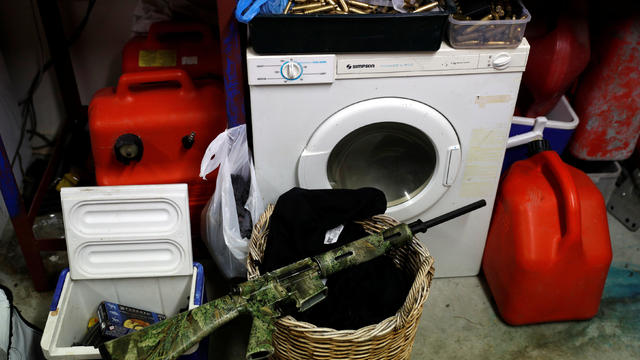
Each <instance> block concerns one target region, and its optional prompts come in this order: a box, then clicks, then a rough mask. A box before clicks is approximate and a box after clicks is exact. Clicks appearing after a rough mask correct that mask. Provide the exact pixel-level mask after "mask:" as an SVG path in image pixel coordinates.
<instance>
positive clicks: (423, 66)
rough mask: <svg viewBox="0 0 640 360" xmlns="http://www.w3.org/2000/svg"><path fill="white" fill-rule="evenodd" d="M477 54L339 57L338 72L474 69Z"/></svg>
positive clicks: (362, 72)
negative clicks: (375, 57)
mask: <svg viewBox="0 0 640 360" xmlns="http://www.w3.org/2000/svg"><path fill="white" fill-rule="evenodd" d="M477 66H478V55H456V56H422V57H416V58H411V57H402V58H386V59H385V58H381V59H357V58H353V59H349V58H346V59H339V60H338V71H337V73H338V74H368V73H394V72H416V71H442V70H457V69H475V68H476V67H477Z"/></svg>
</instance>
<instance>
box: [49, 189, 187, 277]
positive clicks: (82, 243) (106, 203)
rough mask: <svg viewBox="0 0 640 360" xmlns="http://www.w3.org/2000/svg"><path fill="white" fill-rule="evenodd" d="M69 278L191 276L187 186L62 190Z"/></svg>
mask: <svg viewBox="0 0 640 360" xmlns="http://www.w3.org/2000/svg"><path fill="white" fill-rule="evenodd" d="M60 197H61V199H62V214H63V220H64V228H65V237H66V242H67V253H68V256H69V269H70V274H71V278H72V279H75V280H80V279H111V278H132V277H135V278H139V277H158V276H173V275H191V274H192V273H193V258H192V257H193V255H192V253H191V230H190V226H189V199H188V193H187V185H186V184H171V185H133V186H96V187H76V188H71V187H67V188H63V189H62V191H61V195H60Z"/></svg>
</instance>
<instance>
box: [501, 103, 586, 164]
mask: <svg viewBox="0 0 640 360" xmlns="http://www.w3.org/2000/svg"><path fill="white" fill-rule="evenodd" d="M547 118H548V122H547V126H546V127H545V128H544V132H543V137H544V138H545V139H546V140H548V141H549V144H550V145H551V149H552V150H554V151H556V152H557V153H558V154H562V152H563V151H564V149H565V147H566V146H567V144H568V143H569V140H570V139H571V135H573V131H574V130H575V129H576V127H577V126H578V123H579V122H580V121H579V119H578V115H576V113H575V111H573V108H572V107H571V104H569V101H568V100H567V98H566V97H565V96H563V97H562V98H561V99H560V101H558V104H556V106H555V107H554V108H553V110H551V112H549V114H547ZM534 123H535V119H531V118H522V117H514V118H513V122H512V124H511V131H510V132H509V137H513V136H515V135H520V134H524V133H526V132H528V131H531V130H532V129H533V125H534ZM526 158H527V145H526V144H525V145H520V146H516V147H513V148H510V149H507V151H506V153H505V156H504V162H503V163H502V172H505V171H506V170H507V169H508V168H509V167H510V166H511V164H513V163H514V162H516V161H518V160H523V159H526Z"/></svg>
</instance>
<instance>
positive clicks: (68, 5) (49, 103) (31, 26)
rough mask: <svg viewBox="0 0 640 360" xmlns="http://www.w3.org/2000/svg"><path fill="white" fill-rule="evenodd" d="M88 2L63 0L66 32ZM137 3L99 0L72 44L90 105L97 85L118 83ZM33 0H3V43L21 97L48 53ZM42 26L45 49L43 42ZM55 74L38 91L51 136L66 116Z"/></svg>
mask: <svg viewBox="0 0 640 360" xmlns="http://www.w3.org/2000/svg"><path fill="white" fill-rule="evenodd" d="M87 3H88V2H87V1H86V0H59V1H58V4H59V7H60V10H61V15H62V19H63V23H64V27H65V30H66V32H67V34H69V33H70V32H71V31H72V30H73V29H74V28H75V27H76V26H77V24H78V23H79V22H80V20H81V19H82V17H83V16H84V13H85V11H86V8H87ZM136 3H137V0H97V2H96V5H95V7H94V9H93V12H92V13H91V17H90V18H89V23H88V24H87V27H86V28H85V30H84V32H83V33H82V36H81V37H80V38H79V39H78V41H77V42H76V43H75V44H74V45H73V46H72V47H71V61H72V62H73V66H74V70H75V75H76V80H77V82H78V88H79V91H80V96H81V99H82V103H83V104H85V105H88V104H89V101H90V100H91V96H92V95H93V93H95V92H96V91H97V90H98V89H100V88H102V87H105V86H110V85H115V83H116V81H117V79H118V76H119V74H120V52H121V50H122V47H123V46H124V44H125V43H126V42H127V40H128V39H129V37H130V34H131V23H132V13H133V10H134V8H135V6H136ZM32 4H35V0H23V1H0V49H1V50H2V52H3V53H4V55H5V60H6V63H7V68H8V70H9V74H10V77H11V80H12V83H13V85H14V94H15V96H16V98H23V97H24V95H25V94H26V92H27V89H28V87H29V84H30V83H31V79H32V78H33V76H34V75H35V73H36V71H37V69H38V68H39V66H40V64H42V62H44V61H45V58H48V52H47V49H46V39H45V37H44V34H43V33H42V29H41V24H40V23H39V17H38V16H39V13H38V10H37V8H36V9H35V11H33V13H32ZM34 17H36V18H37V21H38V23H37V24H36V22H35V21H34ZM36 26H37V27H36ZM38 28H39V29H40V31H39V32H40V34H41V40H42V46H43V47H44V48H45V52H44V54H41V52H40V46H39V45H38V44H39V41H38V30H37V29H38ZM54 79H55V75H54V71H53V70H50V71H49V72H48V73H47V75H46V77H45V78H44V79H43V82H42V84H41V85H40V87H39V89H38V91H37V93H36V95H35V97H34V103H35V108H36V114H37V115H38V123H39V126H38V129H39V131H41V132H43V133H45V134H47V135H50V136H53V134H55V131H56V129H57V127H58V124H59V122H60V119H61V118H62V116H63V112H62V105H61V101H60V98H59V94H57V93H56V92H55V82H54Z"/></svg>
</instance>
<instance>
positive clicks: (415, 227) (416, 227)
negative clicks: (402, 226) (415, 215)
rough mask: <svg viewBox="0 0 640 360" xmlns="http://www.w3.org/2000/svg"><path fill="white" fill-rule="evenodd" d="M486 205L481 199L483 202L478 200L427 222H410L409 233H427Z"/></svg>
mask: <svg viewBox="0 0 640 360" xmlns="http://www.w3.org/2000/svg"><path fill="white" fill-rule="evenodd" d="M486 205H487V202H486V201H485V200H484V199H483V200H478V201H476V202H473V203H471V204H469V205H465V206H463V207H461V208H459V209H455V210H453V211H450V212H448V213H446V214H443V215H440V216H438V217H436V218H433V219H431V220H427V221H422V220H420V219H418V220H416V221H414V222H412V223H411V224H409V228H410V229H411V232H412V233H414V234H417V233H423V232H427V229H429V228H432V227H434V226H436V225H440V224H442V223H443V222H447V221H449V220H452V219H455V218H457V217H459V216H462V215H464V214H467V213H470V212H472V211H474V210H477V209H480V208H481V207H484V206H486Z"/></svg>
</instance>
